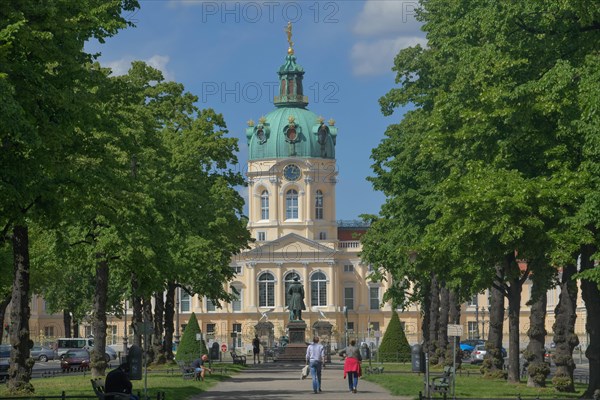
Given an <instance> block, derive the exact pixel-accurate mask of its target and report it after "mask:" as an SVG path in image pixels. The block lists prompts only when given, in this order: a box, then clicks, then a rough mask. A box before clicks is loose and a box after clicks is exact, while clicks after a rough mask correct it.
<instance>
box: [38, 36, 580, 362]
mask: <svg viewBox="0 0 600 400" xmlns="http://www.w3.org/2000/svg"><path fill="white" fill-rule="evenodd" d="M277 74H278V76H279V82H280V88H279V95H278V96H277V97H275V99H274V109H273V110H272V111H271V112H269V113H267V114H266V115H264V116H261V117H259V118H258V119H257V122H254V121H253V120H250V121H248V127H247V128H246V138H247V144H248V154H249V157H248V177H247V178H248V209H249V224H248V229H249V230H250V232H251V233H252V237H254V238H255V239H256V241H255V242H254V243H253V244H252V246H251V248H250V249H249V250H247V251H244V252H242V253H241V254H239V255H238V256H236V257H235V258H234V259H233V260H232V261H231V268H233V269H234V270H235V273H236V277H235V279H234V280H233V282H230V283H229V284H228V290H231V291H232V292H234V293H238V295H237V300H236V301H234V302H232V303H230V304H222V308H219V307H217V306H216V305H215V304H213V302H212V301H211V300H210V299H207V298H204V297H199V296H193V297H190V296H189V295H187V294H186V293H184V292H181V291H179V292H178V293H177V307H176V308H177V316H176V321H177V323H176V336H177V335H180V334H181V332H182V330H183V329H184V328H185V325H186V323H187V321H188V319H189V317H190V315H191V313H192V312H194V313H195V314H196V316H197V318H198V322H199V324H200V327H201V329H202V332H203V333H204V335H205V338H206V339H207V341H208V342H211V341H216V342H218V343H227V344H228V345H229V346H230V347H235V348H236V349H238V351H250V349H251V341H252V338H253V337H254V334H255V326H256V325H257V323H259V322H270V323H272V324H273V330H274V332H273V337H274V339H273V342H272V343H268V345H275V342H277V341H278V339H279V338H280V337H283V336H285V335H286V325H287V322H288V320H289V311H288V309H287V302H288V297H287V288H288V286H289V284H290V283H291V282H292V281H293V279H294V278H295V277H298V278H299V279H300V282H301V283H302V284H303V285H304V289H305V293H306V296H305V303H306V307H307V309H306V310H305V311H304V312H303V314H302V318H303V320H304V321H305V322H306V323H307V326H308V329H307V332H306V335H307V340H308V339H309V337H310V336H311V335H312V330H311V328H312V327H314V325H315V324H316V323H317V322H319V321H327V322H329V323H330V324H331V325H332V327H333V332H332V337H331V344H332V346H333V347H334V348H336V347H339V346H343V345H345V343H346V341H347V340H348V339H350V338H353V339H357V341H359V342H363V341H364V342H368V343H373V345H375V346H377V344H378V343H379V342H380V339H381V338H382V337H383V334H384V332H385V328H386V326H387V323H388V321H389V320H390V318H391V314H392V309H391V305H390V303H384V302H382V298H383V294H384V293H385V291H386V289H387V285H388V282H389V280H388V281H386V282H373V281H371V280H370V279H369V272H370V266H369V265H367V264H364V263H362V262H361V260H360V258H359V253H360V251H361V243H360V237H361V235H362V234H364V233H365V232H366V230H367V229H368V226H366V225H364V224H363V223H361V222H352V221H350V222H348V221H338V220H337V218H336V182H337V177H338V169H337V167H336V158H335V157H336V154H335V152H336V142H337V139H338V128H337V126H336V123H335V121H334V120H333V119H329V120H328V121H325V118H323V117H321V116H319V115H318V114H315V113H314V112H312V111H310V110H309V109H308V107H307V106H308V98H307V97H306V96H304V93H303V77H304V70H303V69H302V67H300V65H298V64H297V62H296V56H295V55H294V51H293V49H292V48H291V46H290V48H289V49H288V54H287V56H286V57H285V60H284V63H283V65H282V66H281V67H280V68H279V70H278V72H277ZM344 201H349V200H348V199H345V200H344ZM234 288H235V291H234ZM529 288H530V285H529V283H527V284H526V285H525V288H524V294H523V296H522V297H523V308H522V314H521V316H522V318H521V334H522V335H523V338H524V340H525V342H526V336H525V334H526V331H527V328H528V315H529V307H528V306H526V305H525V303H526V301H527V300H528V298H529V296H528V294H527V293H528V291H529V290H530V289H529ZM557 301H558V290H557V289H552V290H550V291H549V292H548V312H549V314H548V319H547V321H548V323H547V325H546V328H547V330H548V331H549V332H551V327H552V322H553V311H554V307H555V306H556V304H557ZM577 305H578V308H577V310H578V315H579V317H578V319H577V324H576V333H577V334H578V335H579V337H580V340H581V342H582V343H583V344H584V346H585V345H586V344H587V340H586V339H587V338H586V336H585V333H584V332H585V329H584V326H585V308H584V306H583V302H582V301H581V298H579V300H578V304H577ZM31 311H32V315H31V321H30V328H31V330H32V339H33V340H34V341H36V342H41V343H51V342H52V341H54V340H55V338H58V337H61V336H64V333H65V332H64V326H63V320H62V314H60V315H58V314H48V313H46V311H45V302H44V300H43V299H42V298H40V297H38V296H35V295H34V296H33V298H32V304H31ZM131 312H132V310H131V309H128V310H127V314H128V316H127V320H128V321H131ZM486 315H489V311H488V300H487V293H482V294H480V295H478V296H476V297H474V299H473V300H472V301H471V302H469V303H468V304H464V305H463V308H462V315H461V325H462V326H463V332H464V333H463V337H469V338H475V337H481V338H485V337H487V324H488V319H487V318H486ZM400 320H401V321H402V323H403V325H404V328H405V332H406V334H407V338H408V340H409V342H410V343H411V344H414V343H418V342H420V341H421V340H422V338H421V318H420V310H419V309H418V308H417V307H413V308H411V309H409V310H407V311H404V312H400ZM108 324H109V331H108V338H107V343H108V344H109V345H111V346H113V347H114V348H117V349H119V348H120V346H122V343H123V332H124V330H125V325H126V323H125V321H123V320H121V319H118V318H115V317H113V316H109V317H108ZM505 330H506V332H507V331H508V323H506V324H505ZM128 331H129V332H131V329H128ZM91 333H92V332H91V327H90V325H89V324H86V323H85V322H84V324H83V326H82V327H81V332H79V335H80V336H87V335H90V334H91ZM506 339H507V336H506ZM548 341H551V336H549V337H548Z"/></svg>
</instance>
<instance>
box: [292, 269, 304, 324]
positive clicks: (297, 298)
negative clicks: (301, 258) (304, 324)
mask: <svg viewBox="0 0 600 400" xmlns="http://www.w3.org/2000/svg"><path fill="white" fill-rule="evenodd" d="M288 295H290V304H289V308H290V321H302V310H306V305H305V304H304V287H303V286H302V284H301V283H300V279H299V278H298V277H297V276H296V277H295V278H294V282H292V284H291V285H290V287H289V289H288Z"/></svg>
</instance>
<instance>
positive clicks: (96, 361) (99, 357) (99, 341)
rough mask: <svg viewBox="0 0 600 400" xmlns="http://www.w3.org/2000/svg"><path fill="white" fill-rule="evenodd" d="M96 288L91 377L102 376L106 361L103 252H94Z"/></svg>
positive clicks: (106, 293) (105, 292) (106, 298)
mask: <svg viewBox="0 0 600 400" xmlns="http://www.w3.org/2000/svg"><path fill="white" fill-rule="evenodd" d="M96 258H98V259H99V261H98V263H97V265H96V290H95V292H94V312H93V314H92V333H93V334H94V350H92V352H91V353H90V367H91V372H92V377H95V378H97V377H101V376H104V374H105V371H106V367H107V363H106V359H105V358H104V357H105V353H106V304H107V302H108V277H109V268H108V261H106V259H105V258H106V256H105V255H104V254H100V253H99V254H96Z"/></svg>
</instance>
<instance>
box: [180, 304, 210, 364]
mask: <svg viewBox="0 0 600 400" xmlns="http://www.w3.org/2000/svg"><path fill="white" fill-rule="evenodd" d="M198 333H201V331H200V326H198V320H197V319H196V314H194V313H192V315H191V316H190V320H189V321H188V323H187V325H186V327H185V330H184V331H183V335H182V336H181V340H180V341H179V347H177V355H176V356H175V358H176V359H177V361H184V362H186V363H189V362H192V361H193V360H195V359H196V358H198V357H200V356H201V355H203V354H208V350H207V349H206V343H204V340H196V334H198Z"/></svg>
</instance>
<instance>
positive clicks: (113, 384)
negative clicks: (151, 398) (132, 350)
mask: <svg viewBox="0 0 600 400" xmlns="http://www.w3.org/2000/svg"><path fill="white" fill-rule="evenodd" d="M104 390H105V392H106V393H126V394H128V395H129V398H130V399H131V400H138V397H137V396H135V395H133V394H131V390H132V385H131V381H130V380H129V363H128V362H124V363H123V364H121V365H119V366H118V367H117V368H115V369H113V370H112V371H110V372H109V373H108V374H107V375H106V382H105V384H104ZM106 399H107V400H112V399H113V396H106Z"/></svg>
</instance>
